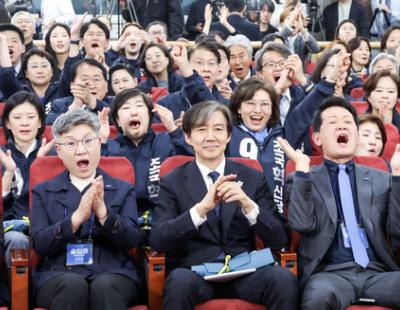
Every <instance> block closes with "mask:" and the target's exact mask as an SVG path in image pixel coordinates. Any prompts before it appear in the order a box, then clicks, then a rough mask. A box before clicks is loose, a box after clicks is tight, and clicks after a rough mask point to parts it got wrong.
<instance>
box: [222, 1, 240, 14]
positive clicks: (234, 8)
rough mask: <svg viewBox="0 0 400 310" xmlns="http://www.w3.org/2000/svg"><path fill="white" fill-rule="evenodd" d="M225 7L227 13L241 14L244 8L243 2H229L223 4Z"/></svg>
mask: <svg viewBox="0 0 400 310" xmlns="http://www.w3.org/2000/svg"><path fill="white" fill-rule="evenodd" d="M225 5H226V7H227V8H228V10H229V12H241V11H242V10H243V9H244V6H245V4H244V1H243V0H229V1H226V2H225Z"/></svg>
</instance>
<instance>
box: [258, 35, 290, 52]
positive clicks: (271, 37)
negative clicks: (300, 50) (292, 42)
mask: <svg viewBox="0 0 400 310" xmlns="http://www.w3.org/2000/svg"><path fill="white" fill-rule="evenodd" d="M275 39H280V40H282V42H286V41H285V38H284V37H282V36H281V35H280V34H279V33H276V32H274V33H268V34H266V35H265V36H264V38H263V39H262V41H261V48H262V47H263V46H264V44H266V43H267V42H275ZM275 43H276V42H275Z"/></svg>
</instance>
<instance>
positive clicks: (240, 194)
mask: <svg viewBox="0 0 400 310" xmlns="http://www.w3.org/2000/svg"><path fill="white" fill-rule="evenodd" d="M28 106H29V105H28ZM24 108H25V109H26V108H27V105H25V106H24ZM5 111H6V110H5ZM318 111H319V113H317V114H316V116H315V117H314V131H315V132H314V135H313V140H314V142H315V143H316V144H317V145H319V146H322V150H323V154H324V158H325V162H324V165H321V166H320V167H319V168H318V169H319V170H312V173H309V158H308V156H306V155H304V154H303V153H302V152H300V151H295V150H294V149H293V148H291V147H290V145H289V144H288V143H287V142H286V141H285V140H283V139H282V138H281V137H279V138H277V143H279V145H280V147H282V148H283V150H284V151H285V152H286V154H287V155H288V157H289V158H291V159H293V161H294V162H295V164H296V175H295V178H294V180H290V181H289V182H288V185H289V186H287V191H288V193H287V196H286V197H287V200H288V209H289V213H288V224H289V226H290V228H291V229H293V230H295V231H298V232H299V233H300V234H301V237H300V246H299V254H300V260H299V262H300V285H301V286H302V288H303V289H304V294H303V297H302V299H301V300H302V308H305V309H315V308H316V307H319V308H323V309H331V306H332V305H334V306H333V308H335V309H337V308H345V307H346V306H348V305H350V304H352V303H355V302H357V301H358V299H359V298H361V297H362V298H367V299H369V300H374V301H375V302H376V303H377V304H379V305H383V306H390V307H396V305H398V304H399V301H397V300H396V296H395V294H391V290H390V289H385V290H383V291H384V293H383V292H382V289H381V288H382V287H383V286H384V285H387V287H388V288H390V287H396V284H398V281H399V279H400V278H399V274H398V273H397V272H391V273H388V272H385V271H387V270H394V271H395V270H398V266H397V265H396V263H395V262H394V260H393V259H392V256H393V255H392V253H391V250H390V249H388V247H385V246H384V244H385V242H386V241H385V236H386V235H387V234H388V235H389V236H390V237H398V236H399V233H398V231H399V228H398V227H397V225H398V224H396V222H397V221H396V219H397V218H398V216H399V214H398V212H399V210H398V208H399V205H398V201H397V199H398V198H397V195H396V193H397V191H396V188H395V187H396V186H398V185H397V182H398V180H397V175H398V173H399V172H398V169H399V166H400V162H399V161H400V159H399V156H400V155H399V151H400V150H397V149H396V152H395V153H394V156H393V158H392V160H391V164H390V165H391V169H392V174H393V183H391V182H390V178H391V177H390V175H389V174H384V173H380V172H378V171H377V170H370V169H366V168H362V167H359V166H357V165H354V164H353V163H352V158H353V155H354V153H355V151H356V148H357V140H358V133H357V127H356V122H357V116H356V113H355V110H354V109H353V108H352V107H351V106H350V105H349V104H347V103H346V102H345V101H344V100H342V99H337V98H333V99H329V100H327V101H326V102H325V103H324V104H323V105H322V106H321V107H319V108H318ZM83 119H85V120H86V122H85V121H84V120H83ZM105 123H107V122H105ZM232 125H233V119H232V116H231V114H230V111H229V110H228V109H227V108H226V107H225V106H224V105H220V104H218V103H213V102H205V103H202V104H198V105H195V106H194V107H193V108H191V109H190V110H189V111H188V112H187V113H186V115H185V117H184V119H183V124H182V127H183V131H184V133H185V139H186V141H187V143H188V144H189V145H191V146H192V148H193V150H194V154H195V157H196V161H195V162H191V163H189V164H187V165H184V166H183V167H182V168H179V169H177V170H176V171H174V172H173V173H171V174H169V175H167V176H165V179H162V180H161V183H160V192H159V197H158V199H157V200H156V207H155V210H154V215H153V216H154V222H153V228H152V231H151V234H150V245H151V246H152V247H153V248H154V249H156V250H158V251H162V252H166V253H167V257H166V263H167V265H166V268H167V270H168V271H169V273H168V276H167V278H166V283H165V290H164V308H166V309H176V308H178V309H193V308H194V305H195V304H196V303H200V302H203V301H206V300H208V299H210V298H213V297H238V298H240V299H244V300H247V301H250V302H253V303H259V304H263V305H264V306H267V308H268V309H296V308H297V307H298V301H297V282H296V280H295V278H294V277H293V276H292V275H291V274H290V273H288V272H285V271H284V270H282V269H280V268H279V267H273V266H265V267H263V268H260V269H259V270H257V271H256V272H255V273H253V274H251V275H249V276H245V277H242V278H240V279H239V280H236V281H233V282H228V283H225V284H224V285H223V287H221V285H218V284H212V283H209V282H205V281H204V280H203V279H202V278H201V277H199V276H197V275H196V274H194V273H193V272H192V271H190V270H189V269H186V268H187V267H189V266H193V265H198V264H202V263H204V262H212V261H219V260H220V259H222V260H223V259H224V255H225V254H229V255H232V256H235V255H238V254H240V253H241V252H243V251H252V250H254V247H255V242H254V240H255V238H254V234H255V233H256V234H257V235H258V236H259V237H260V238H261V239H262V241H263V243H264V245H265V246H267V247H271V248H277V249H279V248H282V247H283V246H285V245H287V242H288V237H287V234H286V231H285V227H284V222H283V218H282V216H280V215H279V208H278V206H277V205H276V203H275V201H274V200H275V197H274V196H273V192H272V190H269V189H268V188H269V184H268V182H267V181H266V180H265V175H264V174H265V173H256V172H255V171H253V170H251V169H249V168H246V167H244V166H241V165H238V164H233V163H232V162H231V161H229V160H225V150H226V148H227V147H229V146H228V143H229V142H230V140H231V139H232V137H233V135H234V128H233V127H232ZM99 131H100V124H99V120H98V119H97V118H96V117H95V116H94V115H93V114H91V113H89V112H87V111H84V110H75V111H71V112H68V113H66V114H64V115H62V116H61V117H60V118H59V119H57V121H56V123H55V124H54V127H53V133H54V136H55V138H56V141H57V142H56V149H57V153H58V155H59V157H60V158H61V159H62V160H63V162H64V165H65V167H66V168H67V170H68V171H69V178H68V173H63V174H61V175H60V176H58V177H56V178H55V179H54V180H52V181H50V182H49V183H45V184H42V185H40V186H38V187H37V188H36V189H35V190H33V196H32V210H31V221H32V223H31V234H32V241H33V248H34V250H35V251H37V252H38V254H40V255H41V256H43V257H44V260H42V262H41V263H40V264H39V265H38V267H37V268H36V270H35V272H34V274H33V281H34V283H35V285H36V289H37V291H36V302H37V303H39V305H42V306H45V307H50V308H52V306H54V305H55V304H57V303H60V304H61V305H63V306H65V305H66V304H68V303H69V304H71V303H74V302H80V303H81V305H82V302H86V303H88V302H90V303H91V304H92V305H94V304H95V305H97V306H96V309H97V308H98V307H99V308H101V307H102V306H103V307H104V308H107V307H106V306H105V305H107V302H111V300H113V298H115V297H116V296H115V294H114V292H113V291H112V290H111V288H110V287H109V285H107V284H110V283H113V282H114V281H117V282H118V281H119V280H121V281H127V279H126V278H127V277H129V275H131V272H132V271H133V270H134V269H130V271H129V272H128V273H126V274H125V273H124V274H125V275H126V277H125V279H118V278H120V277H118V276H115V275H114V274H113V275H112V276H111V275H109V276H108V277H103V276H104V275H105V274H104V273H102V272H101V271H99V267H101V269H102V270H103V271H104V270H108V273H113V272H112V271H111V270H113V268H114V267H115V268H116V267H117V265H118V264H119V263H121V260H123V259H124V257H125V259H126V256H123V255H122V254H121V256H117V257H115V254H114V256H113V258H111V257H109V256H108V255H109V254H107V253H108V252H109V251H114V250H115V247H117V248H119V249H120V250H121V249H123V250H124V249H125V250H127V249H129V248H130V247H133V246H135V245H137V244H138V242H139V239H140V236H139V234H138V232H137V231H136V233H135V232H134V231H135V227H136V230H138V225H137V214H136V212H135V210H134V209H135V208H134V207H132V206H135V205H136V203H135V199H134V194H133V189H130V190H129V192H130V193H131V196H132V195H133V197H132V198H133V199H128V200H129V208H128V206H127V205H126V204H127V201H125V200H124V199H123V200H122V201H121V200H119V199H121V197H118V195H116V193H118V192H120V191H121V190H122V191H124V190H126V186H125V185H124V186H122V184H121V186H120V188H119V187H118V188H116V189H112V187H113V186H112V185H109V186H107V182H105V185H104V184H103V178H104V180H106V179H107V178H108V177H107V176H105V175H103V178H102V177H96V178H95V176H96V175H95V173H94V170H95V169H96V167H97V164H98V159H99V156H100V152H101V145H100V139H97V138H96V137H97V136H98V133H99ZM100 135H101V134H100ZM348 162H349V163H348ZM335 163H347V164H349V165H350V166H349V168H348V169H349V171H350V172H349V175H350V182H349V179H348V178H347V182H348V183H347V189H349V188H351V189H352V191H353V193H357V195H355V196H357V198H358V199H356V200H353V198H351V199H350V198H349V197H347V196H346V198H344V197H342V196H345V195H344V192H343V191H344V189H343V187H342V186H343V184H341V179H342V177H341V176H340V172H337V170H336V169H337V168H335V169H333V170H332V169H331V168H332V166H333V165H335ZM321 167H322V168H321ZM324 167H327V168H324ZM339 168H340V167H339ZM321 169H322V170H323V171H322V172H321ZM324 169H325V170H324ZM328 170H329V171H331V170H332V171H334V172H329V174H328ZM211 171H212V172H213V173H214V176H213V175H212V174H210V175H209V173H208V172H211ZM351 171H353V172H351ZM215 173H218V174H219V175H220V176H219V177H215ZM321 173H322V174H321ZM335 173H336V174H339V176H336V177H335V176H334V175H335ZM5 174H7V171H6V172H5ZM100 174H101V173H100ZM314 174H315V176H314ZM314 177H315V180H314ZM336 178H337V179H336ZM201 179H203V180H204V183H203V182H201ZM330 179H331V181H330ZM335 179H336V181H335ZM3 180H4V177H3ZM199 180H200V181H199ZM236 180H237V182H236ZM366 181H367V182H366ZM110 182H111V181H110ZM214 182H215V183H214ZM330 182H332V184H336V185H335V186H333V185H332V188H331V186H329V183H330ZM370 182H371V183H370ZM325 183H326V184H325ZM337 183H339V184H337ZM323 184H325V185H324V186H323ZM337 186H338V187H337ZM391 186H393V187H394V188H393V190H391ZM57 188H58V190H57ZM107 188H108V190H107ZM330 188H331V189H330ZM364 188H365V190H364ZM76 189H78V191H77V190H76ZM310 190H311V192H312V194H311V195H310ZM322 191H324V192H322ZM371 191H372V192H371ZM79 192H80V193H79ZM125 194H126V193H125ZM342 194H343V195H342ZM65 195H68V196H69V197H66V196H65ZM113 195H116V197H113ZM107 196H108V197H107ZM110 196H111V197H113V199H111V197H110ZM74 197H75V198H74ZM103 197H105V198H104V200H105V202H106V203H104V201H103ZM293 197H295V198H293ZM327 197H328V198H327ZM329 197H330V198H329ZM350 197H351V196H350ZM374 197H376V199H375V200H374ZM107 198H108V199H107ZM117 198H118V199H117ZM122 198H125V196H124V195H123V197H122ZM325 199H330V201H328V200H327V201H325ZM118 201H120V202H119V203H118ZM335 201H336V203H335ZM100 202H103V203H100ZM113 202H114V203H113ZM350 202H351V208H352V209H353V213H356V214H357V217H356V216H355V215H354V214H353V216H352V217H351V216H350V218H348V215H347V212H346V211H345V210H346V209H347V208H350V206H349V203H350ZM372 202H373V205H374V210H375V209H377V210H379V212H375V213H376V214H375V213H373V214H372V213H371V207H372V206H369V205H368V204H371V203H372ZM325 204H326V206H324V205H325ZM58 205H59V206H60V208H55V207H57V206H58ZM71 205H74V207H71ZM219 208H220V210H219V211H218V209H219ZM213 210H215V211H213ZM334 210H337V211H334ZM310 212H311V213H310ZM332 212H333V213H332ZM339 215H340V216H339ZM331 217H333V218H331ZM330 221H332V222H330ZM385 221H387V230H386V227H385V225H384V222H385ZM129 223H133V224H136V225H133V226H130V225H129ZM324 223H325V224H324ZM328 223H330V224H328ZM357 223H358V225H360V226H361V228H362V229H361V228H358V226H357ZM371 223H372V224H371ZM339 224H340V225H339ZM371 225H372V226H371ZM81 226H82V227H81ZM342 226H344V227H345V228H344V229H345V230H343V228H342ZM355 226H357V229H358V230H357V229H356V234H353V231H352V229H355V228H354V227H355ZM322 227H326V231H325V232H324V230H323V229H325V228H322ZM339 227H341V228H339ZM321 229H322V230H321ZM346 229H347V231H348V237H346V234H344V232H345V231H346ZM361 231H363V232H364V233H363V235H362V234H361V236H364V241H362V240H361V239H360V233H361ZM92 232H93V236H92ZM103 234H106V235H107V234H111V235H110V236H108V237H107V242H106V241H105V240H104V236H103ZM125 234H127V235H125ZM130 234H133V235H130ZM128 235H129V236H130V237H132V238H129V239H126V237H127V236H128ZM357 236H358V239H357ZM88 237H89V238H88ZM90 237H92V238H90ZM120 237H124V238H122V239H121V238H120ZM98 238H99V239H100V240H101V241H100V240H99V239H98ZM326 238H328V239H329V240H330V241H329V242H327V241H326ZM353 238H356V239H353ZM81 239H85V240H86V239H89V240H90V239H92V240H93V244H92V242H84V244H83V245H82V244H81V243H79V242H76V241H77V240H78V241H82V240H81ZM96 239H97V240H96ZM366 240H367V242H369V246H366V245H365V243H363V242H365V241H366ZM103 242H106V244H107V245H106V244H103ZM357 242H359V243H358V246H357V247H356V245H355V244H356V243H357ZM360 242H361V245H363V246H361V247H360ZM110 243H112V244H111V245H110ZM316 244H320V245H319V246H318V245H316ZM349 244H350V245H349ZM78 247H82V248H83V249H86V250H87V251H88V253H92V254H93V256H91V255H89V257H86V259H88V261H86V260H85V259H84V261H83V262H82V261H80V260H79V258H77V257H74V255H72V256H71V255H69V257H68V256H67V257H65V256H66V252H68V253H69V250H68V249H70V250H71V249H77V248H78ZM108 247H111V249H110V248H108ZM96 248H97V249H96ZM104 251H105V252H104ZM99 252H101V253H102V255H100V253H99ZM71 253H72V252H71ZM313 253H314V254H313ZM221 254H224V255H222V257H221ZM310 255H311V256H310ZM100 256H102V257H103V256H105V257H108V259H106V260H100ZM118 257H119V258H118ZM307 257H310V258H311V259H307ZM90 258H91V259H92V260H93V262H91V263H90V261H91V259H90ZM65 261H67V268H65V267H66V266H65V265H64V264H65ZM116 261H117V262H116ZM118 262H119V263H118ZM82 264H88V265H87V266H85V267H83V266H81V265H82ZM75 265H77V266H75ZM113 266H114V267H113ZM118 266H119V265H118ZM124 266H125V265H124ZM182 267H186V268H182ZM355 270H356V271H357V272H355ZM115 272H116V273H118V272H117V271H114V273H115ZM60 273H61V274H62V275H61V274H60ZM74 273H78V274H83V275H84V278H86V280H88V281H89V283H90V285H91V286H93V288H94V287H95V288H96V289H93V290H91V292H93V293H91V294H90V295H91V296H90V298H89V296H88V295H86V293H85V292H87V289H84V287H85V285H87V284H85V281H83V282H82V279H79V277H78V276H73V275H72V274H74ZM106 274H107V273H106ZM132 277H133V278H134V279H135V277H134V276H132ZM132 277H131V278H132ZM332 277H336V278H333V279H331V278H332ZM105 278H107V282H109V283H107V284H105V283H104V282H105V281H104V279H105ZM65 279H68V281H65ZM97 279H98V280H99V281H97ZM101 280H103V282H102V281H101ZM41 281H43V282H45V284H43V282H41ZM396 281H397V282H396ZM46 282H48V283H46ZM66 282H67V283H66ZM50 283H51V285H50ZM56 283H57V284H56ZM100 283H102V284H100ZM114 283H116V282H114ZM47 284H49V285H47ZM125 284H126V285H127V286H129V285H132V283H130V284H128V283H125ZM57 285H61V286H62V287H63V288H64V289H63V290H55V289H54V288H55V287H57ZM327 285H328V289H327ZM349 285H350V289H349V288H348V286H349ZM352 285H357V287H358V290H357V292H358V293H355V291H354V290H352V289H351V286H352ZM98 287H100V288H98ZM177 287H179V288H180V290H179V291H177V290H176V288H177ZM377 287H379V288H380V289H377ZM256 288H257V289H256ZM260 288H263V290H262V293H258V291H259V289H260ZM136 289H137V287H136ZM71 290H72V291H74V290H79V292H77V293H71ZM105 291H106V292H107V294H100V292H105ZM74 292H75V291H74ZM137 292H138V291H137V290H133V291H130V292H129V294H128V295H126V296H128V297H126V296H125V295H124V298H122V297H121V295H119V296H118V298H117V299H118V301H113V302H115V304H117V302H119V303H120V305H121V303H124V304H125V306H122V305H121V309H123V308H124V307H126V306H127V305H128V304H129V302H130V301H132V299H134V298H133V296H134V295H135V293H137ZM203 292H204V294H203ZM84 295H85V296H84ZM104 295H106V296H104ZM49 296H51V297H49ZM71 296H75V297H76V298H71ZM125 297H126V298H125ZM106 299H107V301H105V300H106ZM99 300H101V301H102V303H103V305H102V306H99V305H98V304H97V303H98V302H99ZM115 304H114V305H115ZM57 305H58V304H57ZM321 305H322V306H321ZM324 305H326V307H324ZM54 307H55V309H60V308H61V309H62V308H63V307H62V306H59V305H58V306H54Z"/></svg>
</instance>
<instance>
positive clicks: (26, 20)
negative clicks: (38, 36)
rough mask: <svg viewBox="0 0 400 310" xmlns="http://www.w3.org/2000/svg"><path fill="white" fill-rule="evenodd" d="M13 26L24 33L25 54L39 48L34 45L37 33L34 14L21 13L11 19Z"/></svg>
mask: <svg viewBox="0 0 400 310" xmlns="http://www.w3.org/2000/svg"><path fill="white" fill-rule="evenodd" d="M11 24H13V25H15V26H17V27H18V28H19V29H21V31H22V32H23V33H24V40H25V53H26V52H28V51H29V50H31V49H34V48H37V46H36V45H35V44H33V36H34V34H35V33H36V21H35V18H34V17H33V15H32V14H30V13H29V12H26V11H19V12H17V13H15V14H14V16H13V17H12V18H11Z"/></svg>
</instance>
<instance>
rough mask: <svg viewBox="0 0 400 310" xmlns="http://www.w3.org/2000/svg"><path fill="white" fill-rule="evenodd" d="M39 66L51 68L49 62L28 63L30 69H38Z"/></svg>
mask: <svg viewBox="0 0 400 310" xmlns="http://www.w3.org/2000/svg"><path fill="white" fill-rule="evenodd" d="M39 68H40V69H50V68H51V65H50V64H49V63H42V64H31V65H28V69H31V70H38V69H39Z"/></svg>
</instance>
